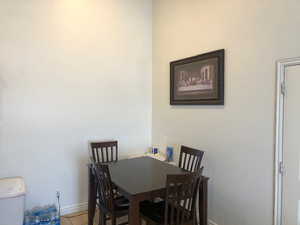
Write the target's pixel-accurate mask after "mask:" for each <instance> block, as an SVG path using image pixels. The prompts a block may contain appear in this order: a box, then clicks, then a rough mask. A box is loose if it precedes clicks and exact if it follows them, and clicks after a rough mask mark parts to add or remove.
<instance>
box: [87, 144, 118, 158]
mask: <svg viewBox="0 0 300 225" xmlns="http://www.w3.org/2000/svg"><path fill="white" fill-rule="evenodd" d="M90 151H91V153H92V154H91V156H92V161H93V162H95V163H108V162H116V161H118V141H104V142H90Z"/></svg>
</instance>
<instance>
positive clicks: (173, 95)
mask: <svg viewBox="0 0 300 225" xmlns="http://www.w3.org/2000/svg"><path fill="white" fill-rule="evenodd" d="M170 104H171V105H224V49H221V50H218V51H214V52H209V53H205V54H202V55H197V56H193V57H189V58H185V59H181V60H177V61H174V62H171V63H170Z"/></svg>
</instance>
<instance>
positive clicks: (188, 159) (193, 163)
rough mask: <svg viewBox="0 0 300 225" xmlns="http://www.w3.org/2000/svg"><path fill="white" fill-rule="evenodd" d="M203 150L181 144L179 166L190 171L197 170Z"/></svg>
mask: <svg viewBox="0 0 300 225" xmlns="http://www.w3.org/2000/svg"><path fill="white" fill-rule="evenodd" d="M203 155H204V151H201V150H197V149H194V148H190V147H187V146H184V145H182V146H181V149H180V156H179V167H180V168H182V169H184V170H187V171H190V172H195V171H198V170H199V169H200V167H201V161H202V159H203Z"/></svg>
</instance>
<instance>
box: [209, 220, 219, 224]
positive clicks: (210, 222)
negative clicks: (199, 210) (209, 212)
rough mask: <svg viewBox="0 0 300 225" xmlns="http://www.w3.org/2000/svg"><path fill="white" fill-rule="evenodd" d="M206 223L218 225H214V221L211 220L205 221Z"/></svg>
mask: <svg viewBox="0 0 300 225" xmlns="http://www.w3.org/2000/svg"><path fill="white" fill-rule="evenodd" d="M207 222H208V225H218V224H216V223H215V222H214V221H212V220H208V221H207Z"/></svg>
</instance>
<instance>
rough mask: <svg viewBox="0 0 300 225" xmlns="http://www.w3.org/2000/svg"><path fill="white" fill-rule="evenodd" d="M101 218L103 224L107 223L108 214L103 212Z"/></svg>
mask: <svg viewBox="0 0 300 225" xmlns="http://www.w3.org/2000/svg"><path fill="white" fill-rule="evenodd" d="M100 220H101V225H106V214H105V213H101V216H100Z"/></svg>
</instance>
